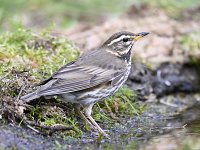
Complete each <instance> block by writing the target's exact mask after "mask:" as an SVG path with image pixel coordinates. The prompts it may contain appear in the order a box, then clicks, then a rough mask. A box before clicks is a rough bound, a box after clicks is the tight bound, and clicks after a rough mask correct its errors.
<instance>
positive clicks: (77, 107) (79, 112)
mask: <svg viewBox="0 0 200 150" xmlns="http://www.w3.org/2000/svg"><path fill="white" fill-rule="evenodd" d="M80 107H81V105H80V104H76V105H75V108H76V112H78V114H79V115H80V116H81V117H82V118H83V119H84V120H85V122H86V123H87V124H89V126H90V127H91V128H92V129H93V128H94V126H93V124H92V123H91V122H90V120H88V119H87V117H86V116H85V115H84V114H83V113H82V111H81V109H80Z"/></svg>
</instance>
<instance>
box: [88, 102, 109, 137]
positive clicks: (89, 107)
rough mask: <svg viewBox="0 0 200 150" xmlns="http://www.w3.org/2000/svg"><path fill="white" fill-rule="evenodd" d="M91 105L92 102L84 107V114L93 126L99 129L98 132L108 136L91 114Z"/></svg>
mask: <svg viewBox="0 0 200 150" xmlns="http://www.w3.org/2000/svg"><path fill="white" fill-rule="evenodd" d="M93 105H94V104H90V105H88V106H87V107H85V115H86V117H87V118H88V119H89V120H90V121H91V123H92V124H93V126H94V127H96V129H97V130H98V131H99V133H101V134H102V135H103V136H105V137H107V138H109V136H108V134H106V133H105V131H104V130H103V129H101V127H100V126H99V125H98V124H97V123H96V121H95V120H94V119H93V118H92V116H91V114H92V107H93Z"/></svg>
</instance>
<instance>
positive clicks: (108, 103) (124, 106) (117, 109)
mask: <svg viewBox="0 0 200 150" xmlns="http://www.w3.org/2000/svg"><path fill="white" fill-rule="evenodd" d="M144 109H145V106H144V105H142V104H139V103H138V102H137V101H136V95H135V93H134V91H133V90H131V89H129V88H126V87H123V88H121V89H120V90H119V91H118V92H117V93H116V94H115V95H114V96H112V97H109V98H108V99H107V100H105V101H103V102H102V103H99V104H96V106H95V108H94V118H95V120H98V121H101V120H105V121H111V120H112V119H113V118H115V117H116V118H118V117H127V116H129V115H139V114H141V113H142V112H143V111H144ZM107 114H110V115H107ZM113 115H114V116H113Z"/></svg>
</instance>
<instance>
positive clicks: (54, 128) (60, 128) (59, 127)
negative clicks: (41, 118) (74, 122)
mask: <svg viewBox="0 0 200 150" xmlns="http://www.w3.org/2000/svg"><path fill="white" fill-rule="evenodd" d="M25 123H26V124H27V127H28V126H35V127H39V128H41V129H44V130H49V131H50V133H53V132H56V131H65V130H73V127H66V126H63V125H55V126H45V125H39V124H38V123H35V122H31V121H25ZM38 132H39V131H38Z"/></svg>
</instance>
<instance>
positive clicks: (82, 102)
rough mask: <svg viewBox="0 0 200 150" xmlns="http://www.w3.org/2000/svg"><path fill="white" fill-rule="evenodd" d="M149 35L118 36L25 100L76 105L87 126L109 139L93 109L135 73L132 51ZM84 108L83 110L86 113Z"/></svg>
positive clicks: (54, 76)
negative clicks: (53, 98)
mask: <svg viewBox="0 0 200 150" xmlns="http://www.w3.org/2000/svg"><path fill="white" fill-rule="evenodd" d="M147 34H149V33H146V32H141V33H138V34H134V33H131V32H126V31H123V32H118V33H115V34H114V35H112V36H111V37H110V38H109V39H108V40H107V41H106V42H105V43H103V44H102V45H101V46H100V47H99V48H97V49H95V50H93V51H90V52H87V53H86V54H85V55H83V56H81V57H79V58H78V59H77V60H75V61H73V62H70V63H68V64H66V65H65V66H63V67H62V68H60V69H59V70H58V71H57V72H56V73H54V74H53V75H52V76H51V77H50V78H49V79H47V80H45V81H44V82H42V83H41V84H40V87H39V88H38V89H37V90H36V91H35V92H32V93H30V94H27V95H25V96H22V97H21V99H22V100H24V101H26V102H30V101H31V100H33V99H37V98H40V97H41V96H44V97H45V96H55V95H58V96H60V97H61V98H62V99H63V101H65V102H72V103H76V108H77V110H78V111H79V114H80V115H81V116H82V117H83V118H84V119H85V120H86V122H87V123H88V124H90V126H92V128H94V129H97V130H98V131H99V132H100V133H101V134H103V135H104V136H106V137H107V134H106V133H105V132H104V131H103V130H102V129H101V127H100V126H99V125H98V124H97V123H96V122H95V120H94V119H93V118H92V116H91V113H92V107H93V105H94V104H95V103H96V102H99V101H102V100H104V99H105V98H106V97H108V96H111V95H113V94H114V93H115V92H116V91H117V90H118V89H119V88H120V87H121V86H122V85H123V84H124V82H125V81H126V79H127V78H128V75H129V72H130V69H131V51H132V47H133V45H134V43H135V42H136V41H137V40H138V39H140V38H141V37H143V36H146V35H147ZM80 106H83V108H84V109H83V112H82V111H80Z"/></svg>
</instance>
